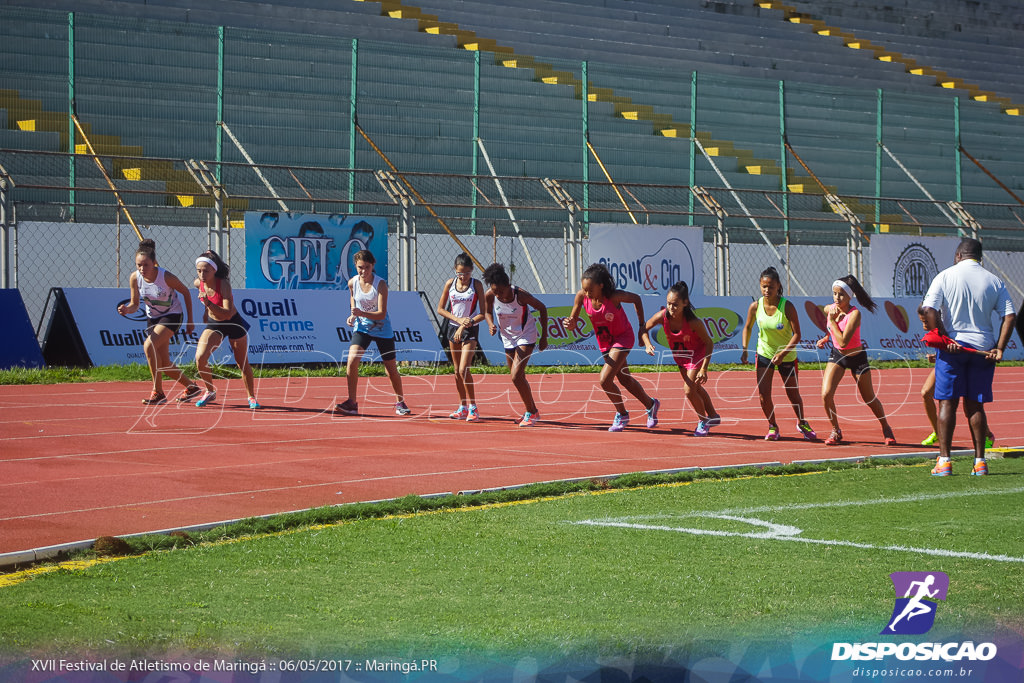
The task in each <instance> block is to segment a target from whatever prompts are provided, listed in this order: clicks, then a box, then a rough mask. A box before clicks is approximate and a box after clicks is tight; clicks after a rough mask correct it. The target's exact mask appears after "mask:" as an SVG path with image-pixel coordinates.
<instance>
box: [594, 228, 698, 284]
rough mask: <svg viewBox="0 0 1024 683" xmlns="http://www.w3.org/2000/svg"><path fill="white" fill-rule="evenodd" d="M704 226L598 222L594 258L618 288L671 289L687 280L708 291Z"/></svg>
mask: <svg viewBox="0 0 1024 683" xmlns="http://www.w3.org/2000/svg"><path fill="white" fill-rule="evenodd" d="M703 249H704V228H693V227H683V226H678V227H676V226H673V227H649V226H643V227H641V226H638V225H614V224H596V225H592V226H591V227H590V258H591V259H592V260H593V261H594V262H595V263H602V264H604V265H605V266H607V267H608V270H609V272H611V275H612V279H613V280H614V281H615V287H616V288H617V289H626V290H629V291H631V292H637V293H638V294H660V295H662V296H664V295H665V293H666V292H668V290H669V287H671V286H672V285H674V284H675V283H676V282H680V281H682V282H685V283H686V284H687V286H689V288H690V292H692V293H693V294H694V295H700V294H703V292H704V257H703Z"/></svg>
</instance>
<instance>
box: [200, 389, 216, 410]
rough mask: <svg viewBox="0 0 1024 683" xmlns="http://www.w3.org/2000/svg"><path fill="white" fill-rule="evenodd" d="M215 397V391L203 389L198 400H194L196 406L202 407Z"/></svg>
mask: <svg viewBox="0 0 1024 683" xmlns="http://www.w3.org/2000/svg"><path fill="white" fill-rule="evenodd" d="M216 398H217V392H216V391H204V392H203V395H202V396H201V397H200V398H199V400H198V401H196V408H203V407H205V406H206V404H208V403H210V402H211V401H214V400H216Z"/></svg>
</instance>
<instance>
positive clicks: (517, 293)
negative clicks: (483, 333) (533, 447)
mask: <svg viewBox="0 0 1024 683" xmlns="http://www.w3.org/2000/svg"><path fill="white" fill-rule="evenodd" d="M483 278H484V283H485V284H486V285H487V292H486V293H485V294H484V316H485V317H486V318H487V326H488V327H489V328H490V332H491V335H492V336H493V335H494V334H497V333H500V334H501V342H502V345H503V346H504V347H505V360H506V362H507V363H508V367H509V370H510V371H511V374H512V384H513V385H514V386H515V388H516V391H518V392H519V398H521V399H522V400H523V405H524V406H525V407H526V412H525V413H524V414H523V417H522V418H521V419H520V420H519V426H520V427H532V426H533V425H535V424H537V421H538V420H539V419H540V412H539V411H538V409H537V403H536V402H535V401H534V399H533V391H532V390H531V389H530V383H529V382H527V381H526V366H528V365H529V364H530V356H531V355H532V354H533V349H534V347H535V346H539V347H540V350H541V351H543V350H544V349H546V348H547V346H548V309H547V306H545V305H544V304H543V303H541V302H540V301H538V300H537V299H536V298H535V297H534V296H533V295H531V294H530V293H529V292H526V291H523V290H522V289H519V288H518V287H513V286H511V284H510V283H509V278H508V274H507V273H506V272H505V268H504V267H502V265H501V264H500V263H493V264H491V265H490V266H488V267H487V269H486V270H485V271H484V274H483ZM531 307H532V308H534V309H536V310H537V312H538V313H539V314H540V342H539V343H538V342H537V321H536V320H534V318H533V316H531V315H530V308H531ZM495 318H497V322H495Z"/></svg>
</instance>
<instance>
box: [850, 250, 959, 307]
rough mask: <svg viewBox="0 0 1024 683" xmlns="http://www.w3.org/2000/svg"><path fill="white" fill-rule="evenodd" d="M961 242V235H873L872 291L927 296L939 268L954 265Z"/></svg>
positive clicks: (877, 295) (873, 293) (883, 294)
mask: <svg viewBox="0 0 1024 683" xmlns="http://www.w3.org/2000/svg"><path fill="white" fill-rule="evenodd" d="M959 244H960V238H958V237H923V236H915V235H890V234H886V233H879V234H876V235H872V236H871V282H870V283H869V284H870V286H869V287H868V288H867V289H868V291H869V292H871V296H872V297H873V298H876V299H877V298H881V297H904V296H905V297H916V298H917V299H919V300H920V299H923V298H924V295H925V292H927V291H928V285H930V284H931V282H932V280H933V279H934V278H935V276H936V275H938V274H939V271H942V270H945V269H946V268H949V267H950V266H951V265H953V255H954V254H956V248H957V246H958V245H959ZM916 308H917V307H916V305H915V309H916Z"/></svg>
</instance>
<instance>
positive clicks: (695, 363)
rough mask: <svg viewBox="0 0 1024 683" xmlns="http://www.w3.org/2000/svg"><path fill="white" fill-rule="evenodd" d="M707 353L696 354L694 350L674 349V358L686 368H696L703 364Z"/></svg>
mask: <svg viewBox="0 0 1024 683" xmlns="http://www.w3.org/2000/svg"><path fill="white" fill-rule="evenodd" d="M706 358H707V354H701V355H699V356H698V355H695V354H694V353H693V351H673V352H672V360H674V361H675V362H676V365H678V366H679V367H681V368H683V369H684V370H696V369H698V368H699V367H700V366H701V365H703V363H704V360H705V359H706Z"/></svg>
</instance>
